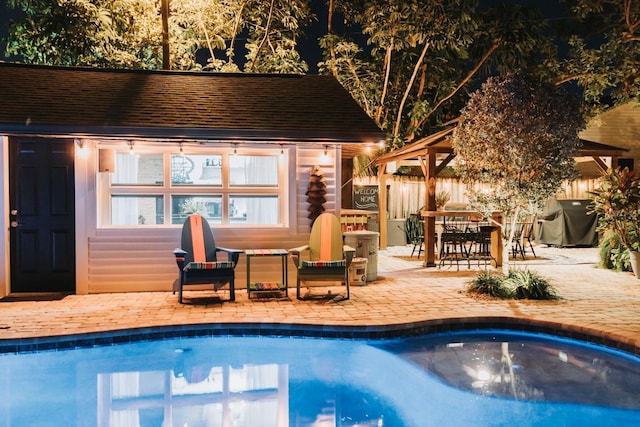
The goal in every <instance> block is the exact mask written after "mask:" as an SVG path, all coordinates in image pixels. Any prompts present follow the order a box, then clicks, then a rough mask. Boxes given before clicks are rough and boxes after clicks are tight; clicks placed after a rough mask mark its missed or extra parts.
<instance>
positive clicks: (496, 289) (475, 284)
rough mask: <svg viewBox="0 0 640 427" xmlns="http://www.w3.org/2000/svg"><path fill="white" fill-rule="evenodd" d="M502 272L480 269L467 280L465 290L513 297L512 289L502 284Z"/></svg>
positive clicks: (500, 296) (493, 295)
mask: <svg viewBox="0 0 640 427" xmlns="http://www.w3.org/2000/svg"><path fill="white" fill-rule="evenodd" d="M504 280H505V276H504V274H502V273H498V272H492V271H489V270H482V271H480V273H478V275H477V276H476V277H475V278H474V279H472V280H471V281H469V282H468V284H467V290H468V291H469V292H474V293H477V294H486V295H490V296H492V297H496V298H513V290H511V289H509V288H508V287H506V286H504V285H503V282H504Z"/></svg>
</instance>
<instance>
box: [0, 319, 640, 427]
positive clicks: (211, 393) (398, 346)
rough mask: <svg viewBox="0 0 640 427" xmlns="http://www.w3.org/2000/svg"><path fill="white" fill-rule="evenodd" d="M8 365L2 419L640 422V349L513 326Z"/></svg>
mask: <svg viewBox="0 0 640 427" xmlns="http://www.w3.org/2000/svg"><path fill="white" fill-rule="evenodd" d="M0 370H1V372H0V395H1V396H2V398H1V399H0V426H30V427H33V426H83V427H84V426H118V427H128V426H180V427H184V426H189V427H193V426H247V427H262V426H264V427H267V426H317V427H320V426H417V427H422V426H431V425H433V426H502V425H520V426H574V425H580V426H589V425H593V426H608V425H610V426H627V425H640V398H638V396H639V395H640V358H638V357H637V356H634V355H630V354H627V353H623V352H619V351H614V350H610V349H608V348H605V347H601V346H596V345H591V344H586V343H582V342H579V341H575V340H569V339H564V338H557V337H553V336H550V335H544V334H533V333H521V332H517V333H516V332H512V331H508V330H483V331H468V332H465V331H461V332H453V333H446V334H429V335H421V336H415V337H403V338H391V339H337V338H334V339H327V338H322V339H320V338H309V337H282V336H211V337H203V338H197V337H196V338H172V339H163V340H151V341H138V342H133V343H126V344H118V345H109V346H97V347H91V348H78V349H69V350H59V351H45V352H32V353H20V354H1V355H0Z"/></svg>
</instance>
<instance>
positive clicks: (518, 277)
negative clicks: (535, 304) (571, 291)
mask: <svg viewBox="0 0 640 427" xmlns="http://www.w3.org/2000/svg"><path fill="white" fill-rule="evenodd" d="M502 284H503V285H504V286H506V287H508V288H510V289H513V292H514V294H515V298H517V299H538V300H551V299H558V294H557V292H556V290H555V289H554V288H553V286H551V284H549V282H548V281H547V279H544V278H542V277H540V276H539V275H538V274H536V273H533V272H531V271H529V270H510V271H509V275H508V276H507V277H506V279H505V280H504V282H503V283H502Z"/></svg>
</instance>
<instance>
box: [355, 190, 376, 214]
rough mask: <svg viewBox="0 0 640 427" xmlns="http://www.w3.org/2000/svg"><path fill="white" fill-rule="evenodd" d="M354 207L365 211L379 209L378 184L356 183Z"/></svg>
mask: <svg viewBox="0 0 640 427" xmlns="http://www.w3.org/2000/svg"><path fill="white" fill-rule="evenodd" d="M353 208H354V209H361V210H364V211H377V210H378V186H377V185H354V186H353Z"/></svg>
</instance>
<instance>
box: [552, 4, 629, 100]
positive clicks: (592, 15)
mask: <svg viewBox="0 0 640 427" xmlns="http://www.w3.org/2000/svg"><path fill="white" fill-rule="evenodd" d="M567 3H569V4H570V6H571V12H572V13H573V14H574V16H575V18H576V21H575V22H573V26H572V28H573V32H574V33H573V35H572V36H571V37H570V38H569V47H570V50H569V55H568V56H567V57H566V58H564V59H563V60H562V61H560V63H559V68H558V70H557V74H558V76H559V77H560V78H561V81H564V82H570V81H575V82H577V83H578V84H579V85H580V87H581V89H582V91H583V93H584V99H585V101H586V102H587V103H588V104H590V105H591V106H592V107H594V111H595V112H597V111H598V110H599V109H602V108H603V107H605V108H606V107H608V106H610V102H606V103H605V102H602V99H603V98H604V97H605V96H606V97H607V98H608V99H609V101H613V103H614V104H622V103H625V102H627V101H628V100H630V99H638V97H639V96H640V74H639V73H638V66H639V64H640V2H638V1H636V0H574V1H572V2H567ZM594 29H595V31H594Z"/></svg>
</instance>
